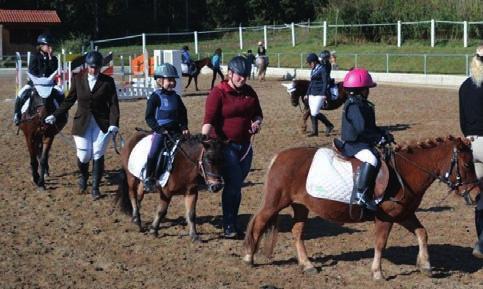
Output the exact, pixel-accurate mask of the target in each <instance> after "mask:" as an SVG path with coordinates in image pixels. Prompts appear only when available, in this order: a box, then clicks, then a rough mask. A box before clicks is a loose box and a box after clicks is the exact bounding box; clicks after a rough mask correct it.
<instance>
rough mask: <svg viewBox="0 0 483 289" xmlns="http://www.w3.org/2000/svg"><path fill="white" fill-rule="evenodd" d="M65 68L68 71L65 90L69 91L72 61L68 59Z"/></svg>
mask: <svg viewBox="0 0 483 289" xmlns="http://www.w3.org/2000/svg"><path fill="white" fill-rule="evenodd" d="M67 70H68V71H69V77H68V80H67V91H69V90H70V86H71V81H72V61H69V62H68V63H67Z"/></svg>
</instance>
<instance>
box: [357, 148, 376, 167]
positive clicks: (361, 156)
mask: <svg viewBox="0 0 483 289" xmlns="http://www.w3.org/2000/svg"><path fill="white" fill-rule="evenodd" d="M354 156H355V157H356V158H357V159H358V160H360V161H362V162H365V163H370V164H371V165H372V166H373V167H376V168H377V165H378V161H377V158H376V156H375V155H374V154H373V153H372V152H371V151H370V150H368V149H364V150H361V151H360V152H358V153H356V154H355V155H354Z"/></svg>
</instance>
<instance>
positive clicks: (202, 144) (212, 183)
mask: <svg viewBox="0 0 483 289" xmlns="http://www.w3.org/2000/svg"><path fill="white" fill-rule="evenodd" d="M148 134H149V132H146V131H142V132H137V133H136V134H135V135H134V136H133V137H132V138H131V139H129V141H128V142H127V143H126V145H125V146H124V147H123V149H122V150H121V162H122V167H123V172H122V173H123V174H122V180H121V182H120V183H119V187H118V192H117V197H116V201H117V202H118V204H119V205H120V208H121V210H122V211H123V212H124V213H126V214H131V216H132V219H131V220H132V222H133V223H135V224H136V225H137V226H138V227H139V230H140V231H143V230H144V229H143V227H142V222H141V202H142V200H143V198H144V186H143V182H142V180H140V179H138V178H137V177H135V176H134V175H132V174H131V173H130V172H129V171H128V162H129V156H130V154H131V151H132V150H133V148H134V146H135V145H136V144H137V143H138V142H139V141H140V140H141V139H143V138H144V137H145V136H147V135H148ZM223 145H224V144H223V143H222V142H220V141H218V140H214V139H208V138H205V137H202V136H201V135H196V136H191V137H189V138H188V139H183V140H181V142H180V145H179V147H178V149H177V151H176V153H175V156H174V161H173V169H172V171H171V175H170V177H169V180H168V182H167V183H166V185H165V186H164V187H163V188H161V187H159V186H157V187H156V188H157V191H158V193H159V197H160V201H159V206H158V209H157V212H156V214H155V217H154V221H153V223H152V224H151V228H150V232H151V233H152V234H154V235H157V234H158V230H159V224H160V222H161V220H162V219H163V218H164V216H165V215H166V213H167V210H168V206H169V203H170V202H171V198H172V197H173V196H174V195H181V194H183V195H184V197H185V207H186V221H187V223H188V227H189V236H190V237H191V238H192V240H194V241H195V240H198V234H197V233H196V224H195V218H196V201H197V199H198V176H201V177H203V179H204V181H205V183H206V184H207V186H208V190H209V191H211V192H217V191H219V190H221V189H222V188H223V180H222V178H221V175H220V168H221V166H222V162H223ZM146 157H147V156H146Z"/></svg>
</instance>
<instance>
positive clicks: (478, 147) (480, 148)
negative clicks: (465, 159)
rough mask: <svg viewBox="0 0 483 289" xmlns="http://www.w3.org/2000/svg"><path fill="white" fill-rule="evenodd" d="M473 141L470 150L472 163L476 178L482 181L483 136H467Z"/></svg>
mask: <svg viewBox="0 0 483 289" xmlns="http://www.w3.org/2000/svg"><path fill="white" fill-rule="evenodd" d="M468 138H469V139H473V141H472V142H471V149H472V150H473V162H474V163H475V172H476V177H477V178H478V179H479V180H481V179H483V136H477V135H474V136H468Z"/></svg>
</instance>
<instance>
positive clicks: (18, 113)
mask: <svg viewBox="0 0 483 289" xmlns="http://www.w3.org/2000/svg"><path fill="white" fill-rule="evenodd" d="M30 93H31V89H24V90H23V92H22V94H21V95H19V96H17V97H16V98H15V108H14V110H15V111H14V113H13V122H14V123H15V125H19V124H20V120H21V118H22V106H23V104H24V103H25V102H26V101H27V98H29V96H30Z"/></svg>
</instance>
